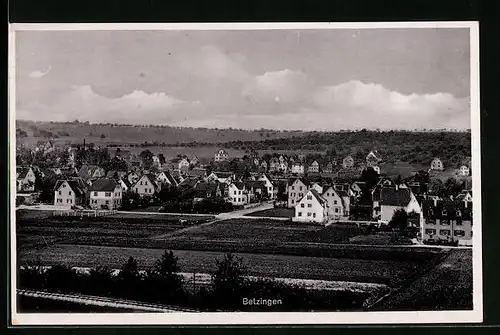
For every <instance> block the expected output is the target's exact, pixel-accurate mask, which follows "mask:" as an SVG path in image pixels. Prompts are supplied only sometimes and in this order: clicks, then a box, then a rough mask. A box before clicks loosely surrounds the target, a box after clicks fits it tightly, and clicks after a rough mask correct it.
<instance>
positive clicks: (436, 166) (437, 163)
mask: <svg viewBox="0 0 500 335" xmlns="http://www.w3.org/2000/svg"><path fill="white" fill-rule="evenodd" d="M431 170H437V171H443V170H444V165H443V162H442V161H441V160H440V159H439V158H434V159H433V160H432V162H431Z"/></svg>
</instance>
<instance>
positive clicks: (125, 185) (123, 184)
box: [118, 178, 132, 192]
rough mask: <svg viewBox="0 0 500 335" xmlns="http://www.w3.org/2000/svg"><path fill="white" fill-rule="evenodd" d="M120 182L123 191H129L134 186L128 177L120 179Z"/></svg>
mask: <svg viewBox="0 0 500 335" xmlns="http://www.w3.org/2000/svg"><path fill="white" fill-rule="evenodd" d="M118 183H119V184H120V186H121V187H122V190H123V192H127V191H128V190H129V189H130V188H131V187H132V185H131V184H130V183H129V182H128V179H127V178H120V179H118Z"/></svg>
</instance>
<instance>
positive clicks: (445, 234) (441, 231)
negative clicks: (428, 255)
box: [439, 229, 450, 236]
mask: <svg viewBox="0 0 500 335" xmlns="http://www.w3.org/2000/svg"><path fill="white" fill-rule="evenodd" d="M439 235H441V236H450V230H449V229H441V230H440V231H439Z"/></svg>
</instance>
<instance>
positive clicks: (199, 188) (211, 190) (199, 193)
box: [193, 182, 224, 202]
mask: <svg viewBox="0 0 500 335" xmlns="http://www.w3.org/2000/svg"><path fill="white" fill-rule="evenodd" d="M194 190H195V195H194V199H193V201H194V202H199V201H203V200H206V199H211V200H216V199H222V198H223V197H224V186H223V184H221V183H207V182H197V183H196V184H195V186H194Z"/></svg>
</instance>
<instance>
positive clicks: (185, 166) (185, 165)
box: [178, 158, 189, 171]
mask: <svg viewBox="0 0 500 335" xmlns="http://www.w3.org/2000/svg"><path fill="white" fill-rule="evenodd" d="M178 169H179V170H180V171H187V170H189V160H188V159H187V158H183V159H181V160H180V161H179V163H178Z"/></svg>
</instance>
